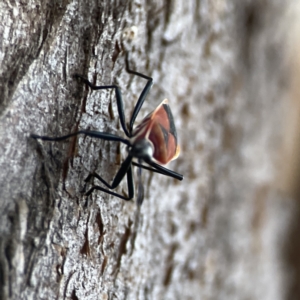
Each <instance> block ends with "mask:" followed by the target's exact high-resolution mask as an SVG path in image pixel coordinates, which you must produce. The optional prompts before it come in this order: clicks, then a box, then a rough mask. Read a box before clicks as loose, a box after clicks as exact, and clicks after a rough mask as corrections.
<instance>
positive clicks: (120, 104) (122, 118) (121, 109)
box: [74, 74, 131, 137]
mask: <svg viewBox="0 0 300 300" xmlns="http://www.w3.org/2000/svg"><path fill="white" fill-rule="evenodd" d="M74 77H76V78H81V79H82V81H83V82H84V83H85V84H87V85H88V86H89V87H90V88H91V89H92V90H107V89H115V92H116V100H117V107H118V113H119V118H120V123H121V126H122V128H123V130H124V132H125V134H126V135H127V136H128V137H131V135H130V134H129V132H128V129H127V127H126V122H125V114H124V104H123V100H122V93H121V90H120V88H119V87H118V86H117V85H114V84H113V85H103V86H97V85H93V84H92V83H91V82H90V81H88V80H87V79H85V78H84V77H82V76H81V75H78V74H75V75H74ZM130 132H131V131H130Z"/></svg>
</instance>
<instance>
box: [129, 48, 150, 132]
mask: <svg viewBox="0 0 300 300" xmlns="http://www.w3.org/2000/svg"><path fill="white" fill-rule="evenodd" d="M125 61H126V71H127V72H128V73H130V74H134V75H137V76H140V77H142V78H144V79H147V84H146V85H145V87H144V89H143V91H142V93H141V95H140V97H139V99H138V101H137V103H136V105H135V107H134V110H133V113H132V116H131V119H130V122H129V132H132V128H133V124H134V122H135V119H136V117H137V115H138V113H139V111H140V109H141V107H142V105H143V103H144V101H145V99H146V97H147V94H148V93H149V91H150V89H151V86H152V84H153V79H152V78H151V77H149V76H146V75H144V74H141V73H139V72H136V71H133V70H131V69H130V68H129V63H128V53H127V54H126V60H125Z"/></svg>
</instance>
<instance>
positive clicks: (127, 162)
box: [85, 156, 134, 200]
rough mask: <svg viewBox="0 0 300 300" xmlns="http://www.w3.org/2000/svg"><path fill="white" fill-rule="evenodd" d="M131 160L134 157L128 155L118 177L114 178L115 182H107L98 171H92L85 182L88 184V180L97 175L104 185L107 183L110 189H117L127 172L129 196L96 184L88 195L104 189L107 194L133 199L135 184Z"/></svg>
mask: <svg viewBox="0 0 300 300" xmlns="http://www.w3.org/2000/svg"><path fill="white" fill-rule="evenodd" d="M131 162H132V157H131V156H128V157H127V158H126V159H125V161H124V162H123V163H122V165H121V167H120V169H119V171H118V173H117V175H116V177H115V178H114V180H113V183H112V184H111V185H110V184H109V183H107V182H106V181H105V180H104V179H103V178H102V177H101V176H100V175H98V174H97V173H92V174H90V175H89V176H88V177H87V178H86V179H85V182H86V184H87V182H88V181H90V180H91V178H92V177H96V178H97V179H98V180H100V181H101V182H102V183H103V184H104V185H106V186H107V187H108V188H109V189H112V190H113V189H115V188H116V187H117V186H118V185H119V184H120V182H121V181H122V179H123V178H124V176H125V174H127V187H128V196H127V197H125V196H123V195H120V194H118V193H115V192H112V191H110V190H108V189H105V188H103V187H101V186H98V185H95V186H93V187H92V188H91V189H90V190H88V192H87V193H86V195H87V196H89V195H90V194H91V193H92V192H93V191H94V190H99V191H103V192H105V193H107V194H110V195H113V196H116V197H119V198H121V199H124V200H131V199H132V198H133V196H134V186H133V177H132V168H131Z"/></svg>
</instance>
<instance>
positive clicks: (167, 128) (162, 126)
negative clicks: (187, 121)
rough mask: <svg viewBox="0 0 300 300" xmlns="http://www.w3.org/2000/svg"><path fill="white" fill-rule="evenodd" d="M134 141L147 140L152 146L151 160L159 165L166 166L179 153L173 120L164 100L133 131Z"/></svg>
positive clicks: (166, 101)
mask: <svg viewBox="0 0 300 300" xmlns="http://www.w3.org/2000/svg"><path fill="white" fill-rule="evenodd" d="M134 135H135V136H136V139H141V138H147V139H149V140H150V141H151V142H152V144H153V146H154V154H153V158H154V160H156V161H157V162H159V163H160V164H167V163H168V162H169V161H171V160H173V159H176V158H177V157H178V155H179V153H180V148H179V146H178V141H177V132H176V128H175V124H174V118H173V115H172V112H171V109H170V106H169V104H168V100H167V99H165V100H164V101H163V102H162V103H161V104H160V105H159V106H158V107H157V108H156V109H155V110H154V111H153V112H152V113H151V114H149V115H148V116H147V117H146V118H145V119H144V120H143V121H142V122H141V124H140V125H139V126H138V127H137V128H136V129H135V130H134Z"/></svg>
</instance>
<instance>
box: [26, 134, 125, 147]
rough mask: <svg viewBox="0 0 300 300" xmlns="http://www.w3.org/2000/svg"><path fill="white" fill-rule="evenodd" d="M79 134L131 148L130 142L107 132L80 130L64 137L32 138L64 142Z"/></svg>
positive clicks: (34, 136) (34, 135)
mask: <svg viewBox="0 0 300 300" xmlns="http://www.w3.org/2000/svg"><path fill="white" fill-rule="evenodd" d="M79 134H85V135H87V136H90V137H94V138H97V139H102V140H106V141H114V142H121V143H123V144H126V145H128V146H130V142H129V141H128V140H126V139H123V138H121V137H119V136H117V135H114V134H111V133H107V132H99V131H93V130H80V131H77V132H73V133H70V134H67V135H63V136H58V137H50V136H44V135H36V134H33V133H32V134H30V137H32V138H34V139H40V140H44V141H62V140H66V139H68V138H70V137H72V136H75V135H79Z"/></svg>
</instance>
